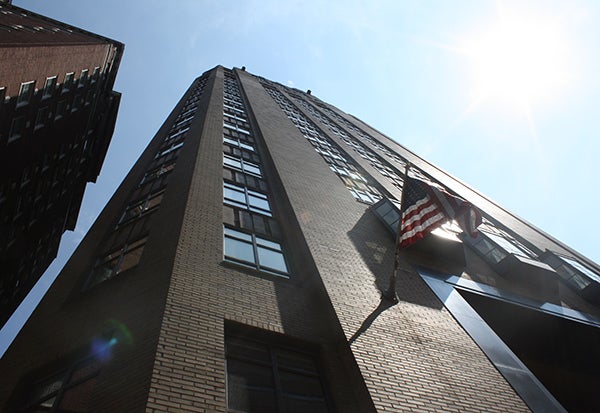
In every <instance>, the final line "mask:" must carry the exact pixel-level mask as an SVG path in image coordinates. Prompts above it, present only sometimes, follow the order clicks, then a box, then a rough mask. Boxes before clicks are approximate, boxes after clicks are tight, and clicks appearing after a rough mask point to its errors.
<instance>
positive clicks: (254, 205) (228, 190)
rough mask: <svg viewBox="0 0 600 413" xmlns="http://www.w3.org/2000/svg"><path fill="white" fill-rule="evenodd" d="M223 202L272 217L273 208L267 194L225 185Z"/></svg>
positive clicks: (228, 184)
mask: <svg viewBox="0 0 600 413" xmlns="http://www.w3.org/2000/svg"><path fill="white" fill-rule="evenodd" d="M223 202H225V203H226V204H229V205H232V206H236V207H239V208H244V209H248V210H250V211H252V212H258V213H260V214H263V215H267V216H272V215H271V206H270V205H269V201H268V199H267V195H266V194H262V193H260V192H256V191H252V190H250V189H248V188H246V187H243V186H238V185H233V184H230V183H227V182H224V183H223Z"/></svg>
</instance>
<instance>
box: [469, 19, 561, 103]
mask: <svg viewBox="0 0 600 413" xmlns="http://www.w3.org/2000/svg"><path fill="white" fill-rule="evenodd" d="M565 43H566V42H565V36H564V34H563V33H562V32H561V30H560V24H559V22H558V20H556V19H550V18H543V17H540V16H535V17H525V16H522V15H517V14H510V13H508V12H503V13H501V14H500V15H499V18H498V21H497V23H496V24H494V25H492V26H490V27H488V28H486V29H485V30H483V31H482V32H481V33H478V34H475V35H473V36H472V37H471V40H470V41H468V42H467V44H466V46H465V48H464V49H463V50H465V51H466V53H467V55H468V57H469V59H470V60H471V63H472V72H473V80H474V85H473V87H474V95H475V99H476V100H477V101H489V100H496V101H502V102H504V103H508V104H510V105H512V106H515V107H517V108H526V109H528V108H530V107H531V105H532V104H535V103H538V102H543V101H547V100H548V99H552V98H553V97H554V96H555V95H556V94H557V93H558V92H559V90H560V89H562V87H564V85H565V84H566V81H567V67H566V65H567V63H568V59H567V56H566V51H567V49H566V44H565Z"/></svg>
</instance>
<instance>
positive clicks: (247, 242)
mask: <svg viewBox="0 0 600 413" xmlns="http://www.w3.org/2000/svg"><path fill="white" fill-rule="evenodd" d="M224 255H225V259H226V260H229V261H233V262H236V263H240V264H243V265H246V266H249V267H252V268H254V269H257V270H258V271H266V272H274V273H277V274H287V273H288V268H287V264H286V262H285V258H284V256H283V250H282V247H281V244H279V243H278V242H275V241H270V240H268V239H265V238H262V237H259V236H257V235H255V234H249V233H246V232H241V231H236V230H234V229H232V228H228V227H224Z"/></svg>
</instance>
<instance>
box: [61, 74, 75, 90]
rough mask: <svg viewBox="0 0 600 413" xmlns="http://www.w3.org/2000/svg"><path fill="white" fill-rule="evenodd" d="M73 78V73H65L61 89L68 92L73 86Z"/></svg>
mask: <svg viewBox="0 0 600 413" xmlns="http://www.w3.org/2000/svg"><path fill="white" fill-rule="evenodd" d="M74 79H75V73H73V72H70V73H67V74H66V75H65V81H64V82H63V88H62V91H63V93H64V92H68V91H69V90H71V88H72V87H73V80H74Z"/></svg>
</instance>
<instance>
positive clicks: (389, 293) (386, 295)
mask: <svg viewBox="0 0 600 413" xmlns="http://www.w3.org/2000/svg"><path fill="white" fill-rule="evenodd" d="M409 168H410V162H406V165H405V167H404V183H403V185H402V198H401V199H400V219H399V220H398V234H397V235H396V245H395V248H394V272H393V273H392V276H391V277H390V285H389V286H388V288H387V290H385V291H383V292H382V293H381V298H383V299H385V300H388V301H391V302H392V303H394V304H396V303H397V302H398V301H400V300H399V299H398V295H397V294H396V280H397V278H398V275H397V274H398V268H399V265H398V264H399V261H400V254H399V252H400V235H401V234H400V232H401V228H402V205H404V188H405V187H406V181H407V178H408V169H409Z"/></svg>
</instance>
